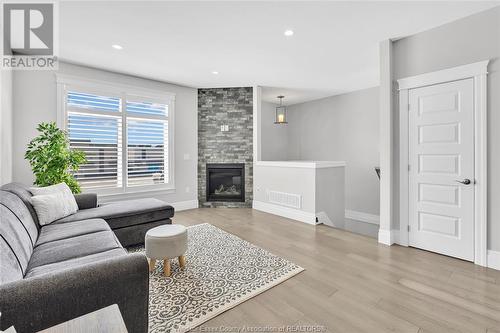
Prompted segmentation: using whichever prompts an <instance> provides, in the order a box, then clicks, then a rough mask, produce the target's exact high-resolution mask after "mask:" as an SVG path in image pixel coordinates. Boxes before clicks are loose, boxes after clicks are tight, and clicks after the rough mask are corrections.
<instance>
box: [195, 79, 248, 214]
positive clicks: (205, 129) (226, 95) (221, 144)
mask: <svg viewBox="0 0 500 333" xmlns="http://www.w3.org/2000/svg"><path fill="white" fill-rule="evenodd" d="M221 125H228V126H229V130H228V131H224V132H222V131H221V129H220V127H221ZM207 163H245V202H244V203H238V202H231V203H222V202H217V203H213V204H210V206H231V207H240V206H245V207H251V206H252V197H253V93H252V88H251V87H244V88H214V89H199V90H198V199H199V202H200V203H201V204H203V203H205V202H206V164H207Z"/></svg>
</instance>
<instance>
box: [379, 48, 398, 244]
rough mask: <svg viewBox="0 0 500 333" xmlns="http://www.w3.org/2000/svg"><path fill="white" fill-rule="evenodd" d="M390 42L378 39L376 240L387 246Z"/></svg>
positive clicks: (390, 208) (390, 166) (390, 203)
mask: <svg viewBox="0 0 500 333" xmlns="http://www.w3.org/2000/svg"><path fill="white" fill-rule="evenodd" d="M392 76H393V73H392V41H391V40H384V41H382V42H380V171H381V172H380V229H379V234H378V241H379V243H382V244H386V245H391V244H393V243H394V236H393V235H392V234H391V225H392V224H393V223H392V222H393V177H394V174H393V173H394V162H393V155H394V154H393V96H392Z"/></svg>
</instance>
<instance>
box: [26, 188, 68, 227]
mask: <svg viewBox="0 0 500 333" xmlns="http://www.w3.org/2000/svg"><path fill="white" fill-rule="evenodd" d="M30 191H31V193H32V194H33V196H32V197H31V204H32V205H33V207H34V208H35V211H36V215H37V216H38V222H39V223H40V225H46V224H49V223H52V222H54V221H55V220H59V219H62V218H63V217H66V216H68V215H71V214H74V213H76V212H77V211H78V204H77V203H76V200H75V197H74V196H73V193H71V190H70V189H69V187H68V185H66V183H60V184H57V185H52V186H47V187H32V188H30Z"/></svg>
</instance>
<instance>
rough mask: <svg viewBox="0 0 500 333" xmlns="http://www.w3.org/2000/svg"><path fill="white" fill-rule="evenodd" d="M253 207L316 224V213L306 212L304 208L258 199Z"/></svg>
mask: <svg viewBox="0 0 500 333" xmlns="http://www.w3.org/2000/svg"><path fill="white" fill-rule="evenodd" d="M252 207H253V209H256V210H260V211H262V212H266V213H270V214H274V215H279V216H283V217H286V218H289V219H292V220H296V221H300V222H304V223H307V224H312V225H316V224H317V223H316V214H314V213H308V212H304V211H302V210H298V209H293V208H289V207H283V206H278V205H274V204H270V203H268V202H263V201H256V200H254V201H253V203H252Z"/></svg>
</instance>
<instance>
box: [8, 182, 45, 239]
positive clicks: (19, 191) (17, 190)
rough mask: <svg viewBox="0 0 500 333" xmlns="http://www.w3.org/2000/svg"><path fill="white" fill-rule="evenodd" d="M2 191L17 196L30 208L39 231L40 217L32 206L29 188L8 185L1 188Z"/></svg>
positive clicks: (22, 185)
mask: <svg viewBox="0 0 500 333" xmlns="http://www.w3.org/2000/svg"><path fill="white" fill-rule="evenodd" d="M0 190H4V191H8V192H11V193H14V194H15V195H17V196H18V197H19V198H20V199H21V200H22V201H23V202H24V204H25V205H26V207H27V208H28V210H29V212H30V214H31V218H32V219H33V220H34V221H35V225H36V227H37V228H38V229H40V226H39V224H38V216H37V215H36V211H35V208H33V206H32V205H31V197H32V194H31V192H30V190H29V186H26V185H24V184H21V183H8V184H5V185H3V186H2V187H0Z"/></svg>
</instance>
